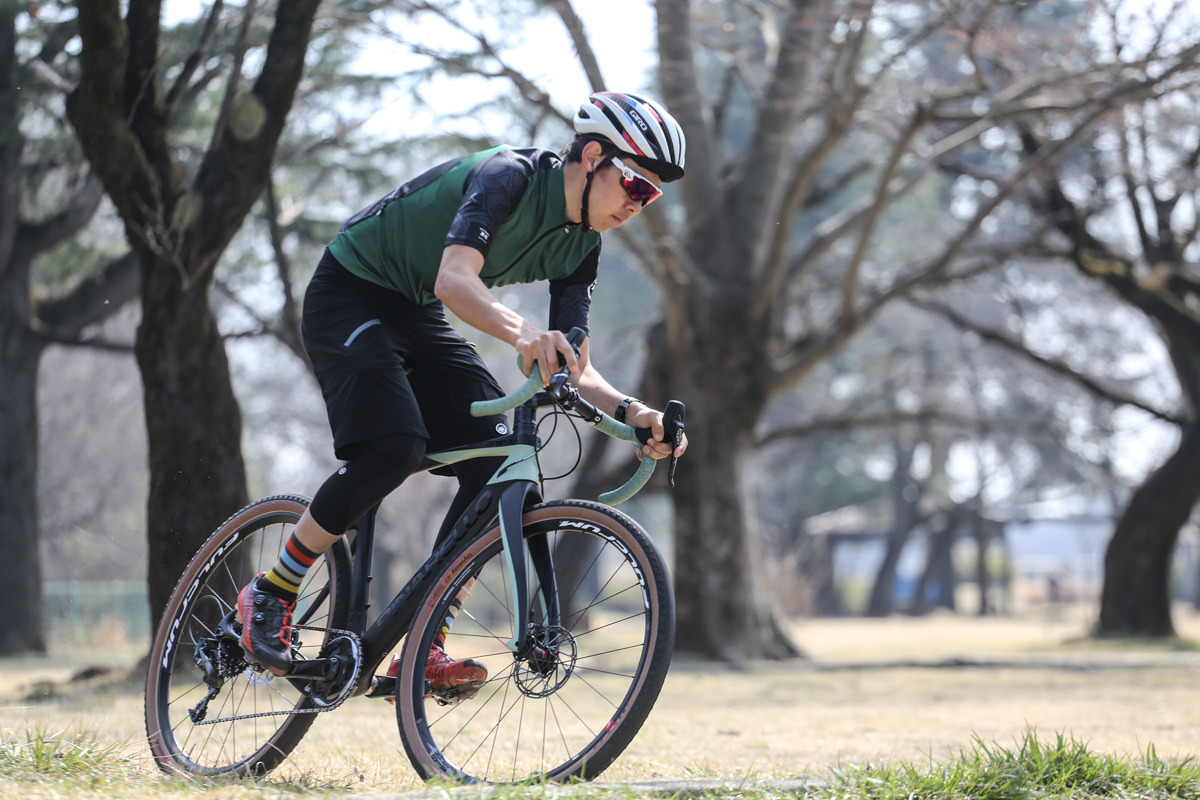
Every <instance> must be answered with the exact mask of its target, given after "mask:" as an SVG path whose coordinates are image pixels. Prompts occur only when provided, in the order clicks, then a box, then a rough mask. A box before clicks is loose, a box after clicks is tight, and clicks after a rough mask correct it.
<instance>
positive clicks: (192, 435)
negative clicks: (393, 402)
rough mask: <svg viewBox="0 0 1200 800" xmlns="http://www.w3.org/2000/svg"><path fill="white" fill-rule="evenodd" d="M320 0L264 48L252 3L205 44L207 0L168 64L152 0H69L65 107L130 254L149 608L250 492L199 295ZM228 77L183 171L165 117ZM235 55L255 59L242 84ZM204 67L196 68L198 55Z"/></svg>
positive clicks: (257, 167) (250, 196)
mask: <svg viewBox="0 0 1200 800" xmlns="http://www.w3.org/2000/svg"><path fill="white" fill-rule="evenodd" d="M317 5H318V0H292V2H289V3H286V4H280V5H279V7H278V8H276V10H275V12H274V15H273V19H272V20H271V27H270V29H269V32H267V34H266V42H265V52H263V54H262V56H261V59H259V60H258V61H257V62H255V60H254V59H250V58H248V57H247V56H248V54H249V52H250V50H251V48H252V47H253V46H255V45H258V44H260V43H261V35H262V34H263V31H262V28H260V27H259V25H258V22H257V11H258V8H257V3H256V2H254V1H253V0H251V1H250V2H248V3H247V4H246V5H245V6H244V7H243V8H241V9H235V11H237V15H236V19H237V20H238V25H237V28H236V30H237V38H236V40H235V42H234V43H233V45H232V46H229V47H222V48H220V49H217V50H214V41H215V35H216V31H217V30H218V27H219V24H220V22H221V19H222V14H223V12H224V3H223V2H221V0H216V2H214V3H213V5H212V7H211V9H210V10H209V12H208V19H207V22H206V24H205V26H204V27H203V28H202V29H201V30H200V31H197V35H196V37H195V38H194V39H193V45H194V46H193V49H192V50H191V52H190V53H189V54H188V56H187V58H186V59H185V60H183V61H182V63H180V64H177V65H176V64H167V63H164V62H163V61H162V59H161V53H160V49H161V42H160V34H161V25H162V22H161V16H162V4H161V2H159V1H157V0H131V1H130V2H129V3H128V8H127V11H126V14H125V17H124V18H122V16H121V6H122V3H121V2H119V1H118V0H80V2H79V3H78V6H79V34H80V38H81V39H82V42H83V48H82V53H81V55H80V63H81V73H80V79H79V84H78V86H77V87H76V88H75V90H74V91H73V92H72V93H71V95H70V97H69V99H68V106H67V108H68V113H69V116H70V119H71V122H72V124H73V125H74V127H75V130H76V133H77V135H78V136H79V139H80V142H81V143H82V146H83V150H84V153H85V154H86V155H87V158H88V160H89V162H90V163H91V165H92V168H93V169H94V170H95V172H96V174H97V175H98V176H99V177H100V180H101V181H102V183H103V184H104V188H105V191H106V192H107V193H108V196H109V197H110V198H111V199H112V201H113V204H114V205H115V206H116V209H117V212H118V214H119V215H120V216H121V219H122V221H123V222H124V225H125V233H126V237H127V239H128V241H129V244H130V247H131V248H132V250H133V252H134V253H135V254H136V257H137V260H138V264H139V267H140V281H141V282H140V300H141V304H142V321H141V323H140V324H139V326H138V330H137V336H136V345H135V351H136V355H137V361H138V366H139V370H140V372H141V375H142V382H143V389H144V397H145V410H146V423H147V431H148V442H149V462H150V494H149V497H150V499H149V503H148V508H147V529H148V531H147V535H148V538H149V571H150V576H149V589H150V610H151V615H152V618H153V619H155V620H157V618H158V616H159V615H160V613H161V610H162V608H163V607H164V606H165V604H166V601H167V598H168V596H169V594H170V592H171V589H172V588H173V585H174V582H175V580H176V578H177V576H178V575H179V574H181V573H182V571H183V569H184V567H185V566H186V564H187V562H188V560H189V559H190V557H191V555H192V553H194V552H195V551H196V549H197V548H198V547H199V545H200V543H201V542H202V541H203V540H204V538H205V537H206V536H207V535H208V533H209V532H210V531H211V530H212V529H214V528H215V527H216V526H217V525H218V524H219V523H220V522H221V520H222V519H224V517H225V516H226V515H228V514H229V513H230V511H231V509H236V508H238V507H240V506H241V505H244V504H245V502H246V499H247V491H246V478H245V468H244V465H243V461H242V454H241V433H242V431H241V417H240V413H239V409H238V405H237V401H236V398H235V397H234V394H233V388H232V385H231V382H230V376H229V366H228V361H227V357H226V353H225V349H224V343H223V342H222V340H221V335H220V332H219V330H218V328H217V325H216V321H215V319H214V316H213V312H212V308H211V305H210V301H209V293H208V289H209V286H210V284H211V281H212V276H213V270H214V268H215V266H216V264H217V261H218V259H219V257H220V255H221V253H222V251H223V250H224V249H225V247H226V246H227V245H228V243H229V241H230V240H231V239H232V237H233V235H234V234H235V233H236V231H237V230H238V228H239V226H240V225H241V224H242V221H243V220H244V219H245V217H246V215H247V214H248V213H249V212H250V210H251V208H252V206H253V205H254V203H255V202H256V201H257V200H258V199H259V197H260V196H261V195H262V193H263V190H264V188H265V187H266V185H267V181H268V179H269V176H270V170H271V165H272V163H273V161H274V155H275V149H276V144H277V142H278V139H279V136H280V134H281V132H282V130H283V126H284V122H285V119H286V117H287V114H288V111H289V109H290V108H291V105H292V101H293V98H294V96H295V93H296V87H297V85H298V84H299V82H300V78H301V75H302V74H303V71H304V59H305V53H306V52H307V47H308V40H309V36H310V33H311V29H312V24H313V19H314V16H315V13H316V8H317ZM214 55H215V56H217V57H218V58H219V63H220V65H221V66H220V67H219V69H220V70H223V71H224V72H225V74H226V75H227V81H226V83H225V86H224V91H223V94H222V95H221V97H220V103H219V110H218V115H217V119H216V121H215V124H214V127H213V132H212V138H211V140H210V141H209V143H208V144H207V146H206V147H205V148H204V150H203V156H202V157H201V159H200V162H199V164H198V166H196V167H195V169H194V172H191V173H190V174H188V173H186V172H185V171H184V168H183V165H181V164H180V163H179V161H178V156H177V155H176V153H177V149H176V142H175V141H173V139H172V127H171V126H172V122H173V121H174V119H175V116H176V114H177V113H179V110H180V103H181V101H182V99H183V98H185V97H186V96H188V94H189V93H190V92H197V91H200V90H202V89H203V87H204V86H206V85H207V84H208V83H209V82H210V81H212V80H214V79H215V77H216V75H215V74H214V73H211V72H209V71H208V70H209V69H210V67H209V66H208V64H209V62H208V59H209V57H210V56H214ZM248 63H258V64H259V68H258V72H257V75H255V76H254V78H253V81H252V82H250V83H249V85H248V86H246V85H244V82H247V79H246V77H245V76H244V75H243V73H244V71H246V65H247V64H248ZM202 67H203V68H202Z"/></svg>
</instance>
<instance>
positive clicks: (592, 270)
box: [550, 243, 600, 333]
mask: <svg viewBox="0 0 1200 800" xmlns="http://www.w3.org/2000/svg"><path fill="white" fill-rule="evenodd" d="M599 265H600V245H599V244H598V243H597V245H596V247H595V249H593V250H592V251H591V252H590V253H588V254H587V255H586V256H584V258H583V261H581V262H579V267H578V268H577V269H576V270H575V271H574V272H572V273H571V274H570V275H568V276H567V277H565V278H558V279H557V280H552V281H550V329H551V330H559V331H562V332H563V333H568V332H569V331H570V330H571V329H572V328H582V329H583V332H584V333H588V332H589V331H590V328H588V315H589V314H590V313H591V310H592V290H593V289H595V288H596V273H597V268H598V267H599Z"/></svg>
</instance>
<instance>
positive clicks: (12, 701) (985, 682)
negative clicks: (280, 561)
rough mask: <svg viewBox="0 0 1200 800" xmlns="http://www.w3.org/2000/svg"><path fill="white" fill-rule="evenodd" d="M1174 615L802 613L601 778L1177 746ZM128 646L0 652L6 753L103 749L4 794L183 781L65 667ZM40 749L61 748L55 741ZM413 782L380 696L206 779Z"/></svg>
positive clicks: (1183, 648) (1191, 678) (1188, 719)
mask: <svg viewBox="0 0 1200 800" xmlns="http://www.w3.org/2000/svg"><path fill="white" fill-rule="evenodd" d="M1176 624H1177V627H1178V628H1179V629H1180V632H1181V634H1182V636H1183V639H1184V641H1182V642H1177V643H1173V644H1167V645H1164V644H1161V643H1155V644H1150V643H1137V642H1122V643H1112V642H1103V643H1097V642H1091V641H1086V640H1083V639H1082V636H1083V634H1084V633H1085V632H1086V629H1087V621H1086V611H1083V612H1077V613H1074V612H1064V613H1062V614H1060V615H1059V616H1057V617H1048V616H1042V617H1037V618H1030V619H1024V620H1009V619H973V618H961V617H945V616H942V617H934V618H929V619H920V620H909V619H902V618H894V619H887V620H859V619H852V620H812V621H804V622H802V623H799V624H797V626H796V628H795V633H796V637H797V640H798V641H799V642H801V643H802V644H803V646H804V647H805V648H806V649H807V651H808V655H809V658H808V659H806V660H804V661H800V662H793V663H786V664H761V665H753V666H746V667H739V668H731V667H714V666H713V665H710V664H700V663H689V662H687V661H684V660H677V662H676V664H675V665H674V666H673V668H672V672H671V674H670V676H669V677H668V679H667V683H666V686H665V688H664V690H663V695H662V697H661V698H660V700H659V702H658V704H657V706H656V708H655V710H654V712H653V714H652V715H651V717H650V720H649V722H648V723H647V725H646V727H645V728H644V729H643V731H642V733H641V734H640V735H639V736H638V738H637V739H635V740H634V742H633V744H632V745H631V746H630V748H629V749H628V750H627V751H626V753H625V755H624V756H623V757H622V758H621V759H619V760H618V761H617V763H616V764H615V765H614V766H613V767H612V768H610V770H609V771H608V772H607V773H605V775H604V776H603V778H602V780H603V782H604V783H605V784H621V783H628V782H642V783H644V782H661V781H675V780H684V781H693V782H702V781H714V780H716V781H723V782H727V783H729V784H732V785H738V784H740V783H741V782H744V781H747V780H769V781H786V780H794V779H804V780H808V779H814V780H817V779H824V778H827V777H829V776H830V775H831V774H833V773H834V772H835V771H837V770H845V769H847V768H851V767H854V766H857V765H863V764H873V765H886V764H895V763H906V764H928V763H930V759H931V758H932V759H935V760H940V759H945V758H952V757H954V756H955V754H960V753H962V752H963V751H966V750H971V749H972V748H974V747H976V746H977V745H978V744H979V743H986V744H991V743H994V744H996V745H998V746H1000V747H1002V748H1003V747H1019V746H1020V745H1021V743H1022V741H1023V740H1025V739H1027V737H1028V736H1030V734H1031V732H1032V733H1034V734H1036V735H1037V736H1038V737H1046V738H1049V739H1051V740H1053V739H1054V738H1055V737H1060V736H1065V737H1068V738H1069V739H1070V740H1071V741H1074V742H1078V743H1081V744H1082V745H1085V746H1086V748H1087V749H1088V750H1089V751H1095V752H1099V753H1106V754H1112V755H1114V756H1117V757H1121V758H1126V757H1131V758H1137V757H1143V756H1145V755H1146V754H1147V753H1148V752H1152V753H1155V754H1157V756H1160V757H1162V758H1163V759H1169V760H1172V761H1176V760H1183V759H1187V758H1190V757H1191V756H1192V754H1193V753H1195V752H1197V751H1200V703H1198V702H1197V701H1198V700H1200V686H1198V685H1197V680H1196V677H1197V675H1198V674H1200V653H1197V652H1195V651H1194V650H1193V648H1192V647H1191V646H1190V645H1189V644H1188V640H1193V641H1194V640H1198V639H1200V618H1197V617H1196V616H1195V615H1194V614H1191V613H1190V612H1186V611H1182V610H1181V611H1180V612H1179V613H1178V614H1177V616H1176ZM131 658H132V657H131V656H129V655H123V654H121V653H108V654H104V653H95V652H71V653H57V654H54V655H53V656H51V657H46V658H37V659H17V660H8V661H0V746H2V747H3V748H4V749H6V750H7V751H8V752H9V755H12V753H13V752H16V751H15V749H14V748H16V747H17V746H18V745H24V746H25V747H26V749H27V750H28V749H30V745H29V743H30V742H40V741H41V740H43V739H56V740H64V739H65V740H67V741H69V742H70V746H69V748H68V749H71V748H74V749H79V748H84V749H86V748H93V749H94V750H96V751H99V752H101V753H102V754H103V759H101V760H104V761H107V762H109V763H111V764H112V765H113V769H112V770H104V771H101V773H100V774H99V775H95V774H92V773H90V772H84V773H82V777H77V778H69V779H66V780H67V782H66V783H65V784H64V782H63V780H64V779H62V778H58V779H56V778H54V777H53V775H52V774H51V775H49V776H47V775H46V774H39V772H38V770H37V769H33V768H30V767H29V766H28V764H26V765H25V766H24V767H22V768H12V767H10V768H9V769H7V770H6V769H5V763H6V762H5V761H4V760H3V759H2V758H0V796H2V797H9V796H12V797H24V798H31V800H38V798H43V797H44V798H50V797H60V796H65V795H67V794H70V795H71V796H78V797H89V796H97V797H109V798H112V797H122V798H124V797H130V798H154V797H179V796H191V795H193V794H195V793H196V789H195V787H190V786H187V785H180V784H179V783H177V782H170V781H165V780H163V779H161V778H159V777H158V774H157V771H156V770H155V769H154V767H153V765H152V764H151V763H150V759H149V756H148V753H147V752H146V750H145V747H144V745H143V743H142V739H143V737H144V731H143V729H142V707H141V695H140V692H139V691H138V690H137V689H136V688H133V689H130V688H126V689H121V688H119V687H114V686H112V685H111V683H110V682H109V681H107V680H106V679H105V678H104V677H99V678H95V679H92V682H91V683H90V684H89V682H88V681H86V680H85V681H77V682H76V683H74V684H70V685H67V684H65V683H64V682H66V681H68V679H69V678H71V676H72V675H74V674H76V673H77V672H78V671H79V670H80V669H82V668H84V667H87V666H91V665H97V666H102V667H126V666H128V663H129V660H130V659H131ZM89 686H90V687H91V688H89ZM46 749H52V748H50V747H46ZM60 749H61V748H60ZM3 752H4V750H0V754H2V753H3ZM22 757H24V756H22ZM53 759H57V760H58V762H59V763H60V764H61V763H62V762H64V761H68V760H70V759H68V758H66V756H64V754H63V753H62V752H58V753H57V754H54V753H52V754H51V760H53ZM8 763H10V764H11V763H16V762H13V761H12V760H11V759H10V760H9V762H8ZM20 763H25V762H20ZM51 772H52V771H51ZM114 781H115V783H114ZM64 786H67V787H69V789H70V791H69V792H68V791H66V790H65V789H64ZM421 789H423V784H421V783H420V781H418V780H417V778H416V776H415V775H414V774H413V772H412V769H411V767H410V766H409V765H408V762H407V760H406V758H405V756H404V754H403V750H402V747H401V745H400V742H399V738H398V736H397V734H396V724H395V718H394V715H393V707H392V706H391V705H389V704H386V703H383V702H380V701H370V700H366V699H356V700H353V701H350V702H349V703H348V704H347V705H346V706H344V707H343V708H342V709H340V710H338V711H337V712H335V713H333V714H330V715H328V716H326V717H322V718H321V719H319V720H318V722H317V724H316V725H315V726H314V727H313V729H312V731H311V732H310V733H309V735H308V737H307V738H306V739H305V740H304V741H303V742H302V743H301V745H300V747H299V748H298V750H297V751H296V752H295V753H294V755H293V757H292V758H291V759H289V761H288V762H287V763H286V764H285V766H284V767H283V768H281V769H280V770H279V771H277V772H276V773H275V774H274V775H272V776H271V778H269V779H267V780H265V781H262V782H260V783H259V784H258V785H247V784H235V785H223V786H218V787H215V788H214V787H209V788H206V789H205V790H204V792H203V794H204V796H206V797H214V798H224V797H257V796H270V797H275V796H280V795H285V796H290V795H294V794H301V795H304V794H317V795H320V794H325V793H326V792H329V793H333V794H337V795H338V796H345V794H346V793H347V792H349V793H352V794H353V795H355V796H370V795H386V794H396V793H405V792H415V791H418V790H421Z"/></svg>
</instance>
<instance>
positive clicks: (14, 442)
mask: <svg viewBox="0 0 1200 800" xmlns="http://www.w3.org/2000/svg"><path fill="white" fill-rule="evenodd" d="M53 11H57V9H52V8H49V7H47V8H45V9H44V15H45V17H46V19H45V20H43V21H42V22H40V23H37V30H36V33H38V34H40V37H39V38H40V41H39V42H38V43H37V44H36V45H35V44H34V39H33V36H34V33H33V32H32V31H30V28H31V27H33V26H34V21H33V20H31V19H29V17H28V15H27V12H24V11H22V12H18V9H17V6H16V5H15V4H13V3H2V4H0V375H3V376H4V379H3V380H0V441H3V442H4V447H3V448H0V487H2V491H0V530H3V531H4V532H5V534H4V535H5V544H6V551H5V552H6V558H4V559H3V561H2V562H0V603H3V604H4V605H5V607H8V608H20V609H22V613H20V614H7V615H4V617H3V619H0V655H9V654H16V653H24V652H40V651H43V650H45V648H46V642H45V638H44V634H43V631H42V584H41V564H40V558H39V550H38V524H39V520H38V507H37V491H36V481H37V471H38V441H37V430H38V425H37V420H38V414H37V376H38V365H39V363H40V361H41V356H42V352H43V350H44V348H45V347H46V345H47V344H48V343H51V342H56V341H58V342H67V343H77V342H79V341H80V338H81V335H82V333H83V331H84V330H85V329H86V328H87V327H88V326H89V325H93V324H95V323H97V322H99V321H100V320H102V319H104V318H105V317H107V316H108V315H110V314H112V313H114V312H115V311H117V310H118V309H120V308H121V307H122V305H123V304H124V303H125V302H126V301H127V300H129V299H130V298H131V297H132V296H133V294H134V291H135V289H134V287H135V285H136V275H135V271H134V269H133V262H132V260H130V259H128V258H124V257H117V258H115V259H114V258H103V257H97V256H96V255H95V254H87V255H85V256H84V257H83V258H82V260H83V261H84V262H85V263H84V264H83V265H82V266H81V267H80V268H79V269H76V270H66V269H63V263H64V262H69V261H71V260H72V259H70V258H68V257H66V256H65V255H64V254H63V253H61V252H58V254H57V256H56V259H55V262H56V263H55V264H54V268H55V269H54V271H55V272H57V273H59V280H58V281H57V282H56V283H58V284H60V285H59V286H57V287H56V290H55V291H53V292H39V293H38V296H37V298H36V299H35V294H34V291H33V290H34V287H35V284H37V283H38V282H39V281H38V277H37V275H36V265H37V264H38V263H39V259H42V263H43V264H44V263H45V262H46V261H47V260H48V258H47V257H48V254H51V253H55V248H58V247H59V246H60V245H62V244H63V243H64V242H66V241H68V240H69V239H71V237H73V236H74V235H75V234H76V233H78V232H79V231H80V230H81V229H82V228H83V227H84V226H85V225H86V224H87V223H88V221H89V220H91V219H92V216H93V215H94V214H95V212H96V210H97V208H98V206H99V204H100V200H101V197H102V193H101V191H100V187H99V184H98V183H97V182H96V181H95V180H94V179H92V178H91V177H90V176H89V175H88V173H87V170H86V169H85V168H84V166H83V160H82V157H81V155H80V154H79V153H78V150H77V148H74V147H72V145H71V143H70V142H69V141H64V140H63V137H61V136H59V135H57V131H58V130H60V129H61V125H62V115H63V109H62V93H61V89H60V87H58V86H56V85H53V82H52V83H51V85H47V83H46V81H44V80H42V79H41V78H40V77H39V74H45V75H54V74H55V73H54V69H55V68H56V67H59V68H69V64H68V63H67V62H69V58H68V57H67V56H66V54H65V52H64V49H65V46H66V44H67V42H68V41H69V40H70V39H71V37H72V36H73V35H74V24H73V20H71V19H61V20H56V19H54V18H53V13H52V12H53ZM19 20H21V21H22V24H20V25H18V21H19ZM22 31H23V32H24V35H22ZM39 69H41V70H43V71H44V72H43V73H39ZM26 129H28V131H30V133H27V132H26ZM31 136H32V137H35V138H36V141H31ZM79 272H82V273H83V274H82V275H81V274H78V273H79ZM63 273H67V274H63Z"/></svg>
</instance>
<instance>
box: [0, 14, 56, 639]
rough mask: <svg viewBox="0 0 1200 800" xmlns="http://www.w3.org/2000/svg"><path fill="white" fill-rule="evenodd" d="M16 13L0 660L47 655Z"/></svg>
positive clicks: (6, 213)
mask: <svg viewBox="0 0 1200 800" xmlns="http://www.w3.org/2000/svg"><path fill="white" fill-rule="evenodd" d="M15 71H16V8H15V7H14V6H11V5H6V6H5V7H4V8H2V9H0V445H2V446H0V487H3V490H2V491H0V531H2V532H3V540H4V556H5V557H4V558H3V559H0V608H3V609H6V610H8V611H9V613H6V614H4V621H3V622H0V656H4V655H15V654H18V653H29V652H44V651H45V649H46V638H45V634H44V633H43V631H42V570H41V559H40V556H39V553H38V527H37V526H38V514H37V485H36V484H37V367H38V357H39V355H40V353H41V347H40V345H39V344H38V343H37V341H36V340H35V339H34V337H33V336H32V335H31V333H30V330H29V314H30V305H31V300H30V296H29V259H28V258H23V257H18V256H17V255H16V250H17V243H18V235H19V230H20V191H19V188H18V187H19V185H20V184H19V178H20V176H19V170H20V161H21V150H22V141H21V133H20V130H19V129H18V127H17V123H18V120H19V115H18V114H17V97H18V92H17V91H16V84H17V78H16V75H15Z"/></svg>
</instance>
